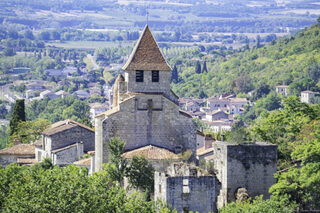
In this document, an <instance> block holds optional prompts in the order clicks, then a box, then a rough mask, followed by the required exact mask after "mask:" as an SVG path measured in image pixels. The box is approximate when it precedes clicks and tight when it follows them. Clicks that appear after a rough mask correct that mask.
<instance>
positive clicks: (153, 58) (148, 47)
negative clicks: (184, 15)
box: [95, 25, 196, 171]
mask: <svg viewBox="0 0 320 213" xmlns="http://www.w3.org/2000/svg"><path fill="white" fill-rule="evenodd" d="M123 69H124V70H125V73H124V76H123V75H119V76H118V77H117V79H116V81H115V84H114V86H113V107H112V109H110V110H108V111H106V112H104V113H102V114H100V115H98V116H97V117H96V119H95V151H96V154H95V171H99V170H100V169H101V168H102V164H103V163H106V162H107V159H108V150H107V148H106V145H105V144H106V143H108V141H109V140H110V138H112V137H117V138H120V139H123V140H125V141H126V147H125V151H128V152H130V151H132V150H137V149H139V148H142V147H151V148H152V149H153V150H157V149H159V150H160V149H161V150H164V149H165V150H166V151H167V152H171V153H175V154H177V153H181V152H184V151H186V150H191V151H192V156H191V160H194V161H195V159H196V154H195V153H196V127H195V125H194V124H193V122H192V118H191V116H190V115H188V114H187V113H185V112H183V111H180V110H179V105H178V97H177V96H176V95H175V94H174V93H173V91H172V90H171V89H170V78H171V68H170V66H169V65H168V64H167V62H166V61H165V59H164V57H163V55H162V54H161V52H160V49H159V47H158V45H157V43H156V41H155V39H154V37H153V35H152V33H151V31H150V29H149V27H148V25H147V26H146V27H145V28H144V30H143V32H142V34H141V36H140V38H139V40H138V42H137V44H136V46H135V47H134V49H133V51H132V53H131V55H130V57H129V59H128V61H127V63H126V64H125V65H124V66H123Z"/></svg>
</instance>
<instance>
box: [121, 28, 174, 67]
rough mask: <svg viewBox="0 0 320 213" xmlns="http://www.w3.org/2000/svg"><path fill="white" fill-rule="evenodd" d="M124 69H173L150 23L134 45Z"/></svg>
mask: <svg viewBox="0 0 320 213" xmlns="http://www.w3.org/2000/svg"><path fill="white" fill-rule="evenodd" d="M122 69H124V70H127V71H128V70H130V71H132V70H160V71H171V67H170V66H169V65H168V64H167V62H166V60H165V59H164V57H163V55H162V53H161V51H160V49H159V47H158V44H157V42H156V41H155V39H154V37H153V35H152V33H151V31H150V29H149V27H148V25H146V26H145V28H144V30H143V32H142V34H141V36H140V38H139V40H138V42H137V44H136V46H135V47H134V49H133V51H132V53H131V55H130V57H129V59H128V61H127V63H126V64H125V65H124V66H123V67H122Z"/></svg>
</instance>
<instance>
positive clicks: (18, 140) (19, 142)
mask: <svg viewBox="0 0 320 213" xmlns="http://www.w3.org/2000/svg"><path fill="white" fill-rule="evenodd" d="M13 144H14V145H18V144H21V140H20V139H19V138H15V139H13Z"/></svg>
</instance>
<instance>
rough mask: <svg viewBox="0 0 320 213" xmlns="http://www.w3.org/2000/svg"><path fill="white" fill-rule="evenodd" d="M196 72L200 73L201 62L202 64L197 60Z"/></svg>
mask: <svg viewBox="0 0 320 213" xmlns="http://www.w3.org/2000/svg"><path fill="white" fill-rule="evenodd" d="M195 73H198V74H200V73H201V64H200V61H197V62H196V67H195Z"/></svg>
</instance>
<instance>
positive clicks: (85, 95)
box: [73, 90, 90, 100]
mask: <svg viewBox="0 0 320 213" xmlns="http://www.w3.org/2000/svg"><path fill="white" fill-rule="evenodd" d="M73 95H74V96H76V97H78V98H79V99H80V100H85V99H87V98H89V97H90V94H89V93H88V92H87V91H85V90H78V91H75V92H74V93H73Z"/></svg>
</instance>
